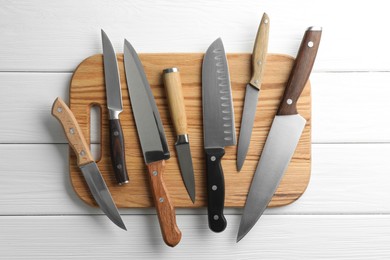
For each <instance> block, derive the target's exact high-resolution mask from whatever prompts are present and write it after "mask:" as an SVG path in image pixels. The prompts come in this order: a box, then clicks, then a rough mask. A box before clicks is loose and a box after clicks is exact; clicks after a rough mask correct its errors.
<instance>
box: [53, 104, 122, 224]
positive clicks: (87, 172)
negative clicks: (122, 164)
mask: <svg viewBox="0 0 390 260" xmlns="http://www.w3.org/2000/svg"><path fill="white" fill-rule="evenodd" d="M51 113H52V115H53V116H54V117H55V118H57V119H58V121H59V122H60V123H61V125H62V127H63V128H64V131H65V135H66V138H67V139H68V141H69V145H70V146H71V147H72V149H73V151H74V152H75V153H76V156H77V165H78V166H79V167H80V170H81V172H82V173H83V176H84V179H85V181H86V182H87V185H88V187H89V190H90V191H91V193H92V196H93V197H94V199H95V201H96V203H97V204H98V205H99V207H100V209H101V210H102V211H103V212H104V213H105V214H106V215H107V217H108V218H109V219H111V221H112V222H114V223H115V224H116V225H117V226H118V227H120V228H122V229H124V230H126V227H125V224H124V223H123V221H122V218H121V216H120V214H119V212H118V209H117V207H116V206H115V203H114V201H113V200H112V197H111V194H110V191H109V190H108V188H107V185H106V183H105V181H104V179H103V177H102V174H101V173H100V171H99V168H98V167H97V164H96V163H95V162H94V160H93V158H92V155H91V152H90V150H89V148H88V144H87V142H86V141H85V138H84V135H83V133H82V131H81V128H80V126H79V124H78V123H77V121H76V118H75V117H74V115H73V113H72V111H71V110H70V109H69V107H68V106H67V105H66V104H65V102H64V101H63V100H62V99H61V98H57V99H56V100H55V101H54V103H53V108H52V111H51Z"/></svg>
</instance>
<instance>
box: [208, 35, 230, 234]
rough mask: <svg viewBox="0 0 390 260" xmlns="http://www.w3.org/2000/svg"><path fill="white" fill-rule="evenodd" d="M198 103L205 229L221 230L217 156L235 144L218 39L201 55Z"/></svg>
mask: <svg viewBox="0 0 390 260" xmlns="http://www.w3.org/2000/svg"><path fill="white" fill-rule="evenodd" d="M202 102H203V134H204V136H203V138H204V148H205V152H206V158H205V159H206V170H207V210H208V221H209V228H210V229H211V230H212V231H214V232H221V231H223V230H224V229H225V228H226V224H227V223H226V219H225V216H224V215H223V208H224V203H225V182H224V176H223V170H222V165H221V159H222V157H223V156H224V154H225V149H224V148H225V146H232V145H235V144H236V130H235V128H234V110H233V101H232V91H231V88H230V77H229V68H228V63H227V58H226V54H225V49H224V47H223V43H222V40H221V38H218V39H217V40H215V41H214V42H213V43H212V44H211V45H210V47H209V48H208V49H207V52H206V54H205V56H204V58H203V65H202Z"/></svg>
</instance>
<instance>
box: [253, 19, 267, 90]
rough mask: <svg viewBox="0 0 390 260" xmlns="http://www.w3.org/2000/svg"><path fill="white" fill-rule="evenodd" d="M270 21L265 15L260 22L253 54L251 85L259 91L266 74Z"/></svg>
mask: <svg viewBox="0 0 390 260" xmlns="http://www.w3.org/2000/svg"><path fill="white" fill-rule="evenodd" d="M269 27H270V20H269V18H268V15H267V14H266V13H264V14H263V17H262V19H261V22H260V26H259V30H258V31H257V36H256V40H255V44H254V47H253V54H252V69H253V72H252V78H251V80H250V82H249V83H250V84H251V85H252V86H254V87H256V88H257V89H260V86H261V80H262V76H263V73H264V67H265V66H264V64H265V59H266V55H267V50H268V35H269Z"/></svg>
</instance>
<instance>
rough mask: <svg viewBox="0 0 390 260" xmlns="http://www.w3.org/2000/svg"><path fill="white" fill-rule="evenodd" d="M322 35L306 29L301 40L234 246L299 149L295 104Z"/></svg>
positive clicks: (300, 127)
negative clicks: (296, 149)
mask: <svg viewBox="0 0 390 260" xmlns="http://www.w3.org/2000/svg"><path fill="white" fill-rule="evenodd" d="M321 33H322V29H321V27H309V28H308V29H307V30H306V32H305V35H304V37H303V39H302V42H301V45H300V48H299V51H298V54H297V57H296V59H295V62H294V65H293V68H292V70H291V73H290V76H289V79H288V81H287V85H286V88H285V91H284V95H283V98H282V100H281V102H280V105H279V109H278V111H277V113H276V116H275V118H274V120H273V122H272V125H271V129H270V131H269V133H268V137H267V140H266V142H265V144H264V148H263V151H262V153H261V157H260V160H259V163H258V165H257V168H256V172H255V174H254V177H253V180H252V183H251V186H250V189H249V193H248V197H247V200H246V203H245V207H244V213H243V215H242V218H241V223H240V227H239V230H238V235H237V242H238V241H240V240H241V239H242V238H243V237H244V236H245V235H246V234H247V233H248V232H249V231H250V230H251V228H252V227H253V226H254V225H255V224H256V222H257V221H258V219H259V218H260V217H261V215H262V214H263V212H264V210H265V209H266V207H267V205H268V203H269V202H270V200H271V199H272V196H273V195H274V193H275V191H276V189H277V187H278V186H279V183H280V181H281V179H282V177H283V175H284V172H285V171H286V169H287V167H288V165H289V163H290V160H291V158H292V156H293V154H294V151H295V148H296V147H297V145H298V142H299V139H300V137H301V134H302V131H303V129H304V127H305V124H306V120H305V119H304V118H303V117H302V116H300V115H299V114H298V111H297V106H296V105H297V100H298V98H299V96H300V95H301V93H302V91H303V88H304V87H305V85H306V82H307V80H308V79H309V75H310V73H311V70H312V68H313V64H314V60H315V58H316V55H317V51H318V47H319V43H320V39H321Z"/></svg>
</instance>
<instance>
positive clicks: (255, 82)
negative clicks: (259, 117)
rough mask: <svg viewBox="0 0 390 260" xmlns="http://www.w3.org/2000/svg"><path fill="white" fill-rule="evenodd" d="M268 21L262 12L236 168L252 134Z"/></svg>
mask: <svg viewBox="0 0 390 260" xmlns="http://www.w3.org/2000/svg"><path fill="white" fill-rule="evenodd" d="M269 26H270V21H269V18H268V15H267V14H266V13H264V14H263V18H262V19H261V22H260V26H259V29H258V31H257V36H256V40H255V44H254V47H253V53H252V69H253V72H252V78H251V80H250V82H249V83H248V84H247V85H246V91H245V100H244V110H243V112H242V118H241V127H240V136H239V138H238V146H237V170H238V171H240V170H241V168H242V166H243V165H244V162H245V158H246V154H247V153H248V149H249V143H250V140H251V136H252V128H253V124H254V122H255V115H256V108H257V100H258V97H259V93H260V87H261V83H262V79H263V74H264V67H265V66H264V65H265V60H266V56H267V49H268V35H269Z"/></svg>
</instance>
